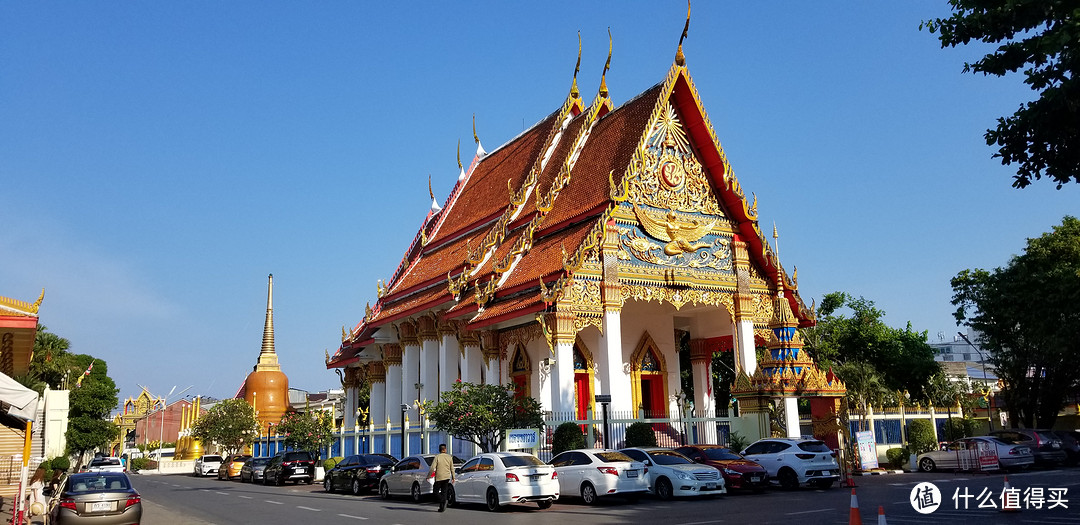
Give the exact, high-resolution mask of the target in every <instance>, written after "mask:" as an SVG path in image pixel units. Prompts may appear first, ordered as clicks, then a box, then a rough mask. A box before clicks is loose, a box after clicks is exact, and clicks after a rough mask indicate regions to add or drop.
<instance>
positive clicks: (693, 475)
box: [619, 447, 727, 500]
mask: <svg viewBox="0 0 1080 525" xmlns="http://www.w3.org/2000/svg"><path fill="white" fill-rule="evenodd" d="M619 452H622V453H623V454H626V455H627V456H630V457H631V458H633V459H634V461H640V462H642V463H644V464H645V470H646V472H648V476H647V478H648V480H649V490H650V491H651V492H652V493H653V494H655V495H656V496H657V497H658V498H660V499H665V500H667V499H671V498H673V497H677V496H707V495H715V494H725V493H727V488H726V487H725V486H724V478H723V476H721V475H720V471H719V470H717V469H716V468H714V467H710V466H707V465H698V464H697V463H694V462H693V461H692V460H691V459H690V458H688V457H686V456H684V455H682V454H679V453H678V452H675V451H674V450H671V449H669V448H659V447H640V448H624V449H622V450H620V451H619Z"/></svg>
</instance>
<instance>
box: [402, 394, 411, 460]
mask: <svg viewBox="0 0 1080 525" xmlns="http://www.w3.org/2000/svg"><path fill="white" fill-rule="evenodd" d="M408 411H409V405H407V404H405V403H402V404H401V457H405V455H406V454H408V453H407V452H406V447H405V439H406V438H405V421H406V420H405V418H406V417H408V416H407V415H406V412H408Z"/></svg>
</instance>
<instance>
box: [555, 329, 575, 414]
mask: <svg viewBox="0 0 1080 525" xmlns="http://www.w3.org/2000/svg"><path fill="white" fill-rule="evenodd" d="M553 359H554V360H555V365H553V366H552V367H551V372H552V380H553V381H552V387H551V388H552V398H551V405H552V410H554V411H556V412H559V413H560V415H565V414H569V413H573V412H574V410H575V408H576V405H575V399H574V343H573V341H572V340H571V341H556V343H555V356H554V358H553Z"/></svg>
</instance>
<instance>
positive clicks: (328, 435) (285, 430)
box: [274, 410, 334, 458]
mask: <svg viewBox="0 0 1080 525" xmlns="http://www.w3.org/2000/svg"><path fill="white" fill-rule="evenodd" d="M332 417H333V416H332V415H331V414H330V413H329V412H326V411H325V410H308V411H307V412H306V413H300V412H286V413H285V415H284V416H282V417H281V422H280V423H278V424H277V426H276V427H274V428H275V429H276V430H277V433H278V434H279V435H281V436H284V437H285V439H284V443H285V446H286V447H292V448H295V449H297V450H306V451H309V452H311V453H313V454H315V456H316V458H318V457H320V456H321V455H322V449H323V448H324V447H326V446H327V445H329V444H330V443H332V442H333V441H334V435H333V433H334V421H333V419H332Z"/></svg>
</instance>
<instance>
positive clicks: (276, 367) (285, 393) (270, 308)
mask: <svg viewBox="0 0 1080 525" xmlns="http://www.w3.org/2000/svg"><path fill="white" fill-rule="evenodd" d="M268 279H269V284H268V285H267V292H266V321H265V323H264V325H263V338H262V349H261V350H260V351H259V361H258V362H257V363H256V364H255V368H254V370H252V371H251V373H250V374H248V376H247V379H246V380H244V384H243V386H241V387H240V391H239V392H237V393H236V397H237V398H243V399H244V400H245V401H247V402H248V404H250V405H251V406H252V407H253V408H254V409H255V413H256V416H257V417H258V419H259V432H260V435H261V434H262V433H263V432H264V431H268V430H269V428H270V427H271V426H272V425H276V424H278V422H280V421H281V416H283V415H285V411H286V410H288V408H289V378H288V377H286V376H285V373H284V372H282V371H281V365H280V364H278V356H277V351H275V350H274V276H273V275H272V274H271V275H270V276H269V277H268Z"/></svg>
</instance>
